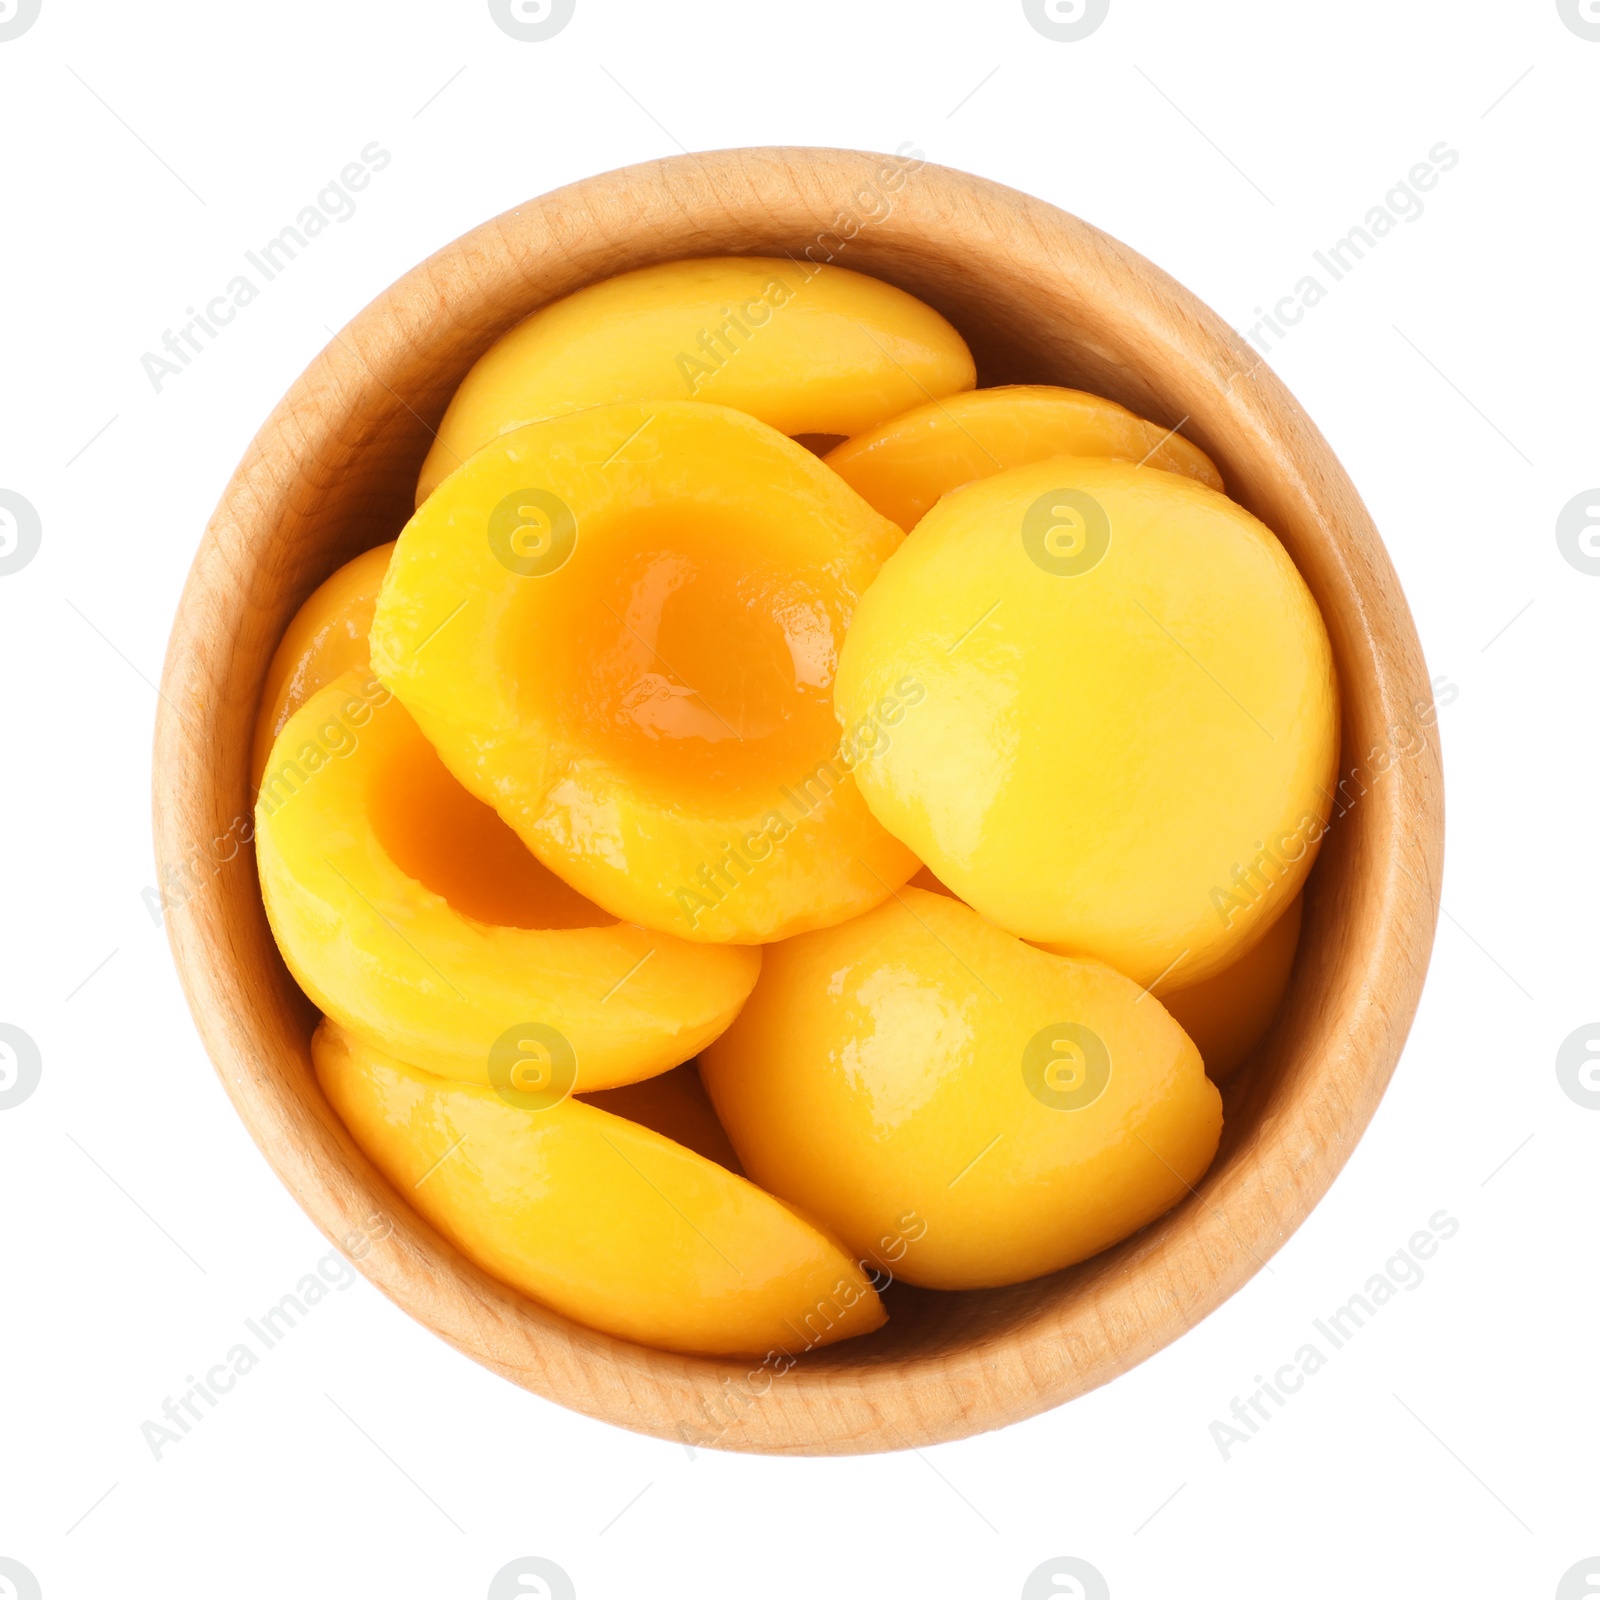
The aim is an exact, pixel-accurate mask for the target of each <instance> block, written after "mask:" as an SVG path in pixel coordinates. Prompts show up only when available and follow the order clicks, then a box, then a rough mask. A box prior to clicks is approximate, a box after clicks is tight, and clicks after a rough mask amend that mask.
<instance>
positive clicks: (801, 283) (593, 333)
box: [417, 256, 976, 506]
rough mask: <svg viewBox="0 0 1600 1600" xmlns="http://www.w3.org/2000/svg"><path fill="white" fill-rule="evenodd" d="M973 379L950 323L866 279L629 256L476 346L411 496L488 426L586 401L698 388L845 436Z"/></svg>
mask: <svg viewBox="0 0 1600 1600" xmlns="http://www.w3.org/2000/svg"><path fill="white" fill-rule="evenodd" d="M975 380H976V371H975V369H974V367H973V364H972V355H971V353H970V352H969V351H968V349H967V347H966V344H965V342H964V341H963V340H962V338H961V335H960V334H959V333H957V332H956V330H955V329H954V328H952V327H951V326H950V324H949V323H948V322H946V321H945V319H944V318H943V317H941V316H940V315H939V313H938V312H937V311H935V310H933V309H932V307H930V306H926V305H924V304H923V303H922V302H921V301H920V300H918V299H915V298H914V297H913V296H911V295H909V294H907V293H906V292H905V291H904V290H903V289H897V288H895V287H894V286H893V285H892V284H888V283H884V282H882V281H881V280H879V279H877V278H869V277H866V276H864V275H863V274H862V273H859V272H851V271H848V270H847V269H846V268H844V267H835V266H825V265H817V264H813V263H811V262H802V261H794V260H788V259H776V258H773V259H769V258H766V257H762V256H719V257H710V258H707V259H705V260H696V261H668V262H664V263H661V264H659V265H656V266H650V267H640V268H639V269H638V270H637V271H635V272H625V273H623V274H621V276H619V277H615V278H608V279H607V280H606V281H605V282H604V283H596V284H591V285H590V286H589V287H588V288H585V289H579V290H578V291H577V292H576V293H575V294H570V295H568V296H567V297H566V298H565V299H562V300H557V301H556V302H555V303H554V304H552V305H548V306H545V307H543V308H542V309H541V310H538V311H536V312H534V313H533V315H532V316H530V317H528V318H527V319H526V320H525V321H523V322H520V323H518V324H517V326H516V327H514V328H513V329H512V330H511V331H510V332H509V333H507V334H504V335H502V336H501V338H500V339H498V340H497V341H496V342H495V343H494V344H493V345H491V346H490V348H489V350H488V352H487V353H486V354H485V355H483V356H481V357H480V358H479V360H478V362H477V364H476V365H475V366H474V367H473V368H472V370H471V371H470V372H469V373H468V374H467V375H466V377H465V378H464V379H463V380H462V382H461V387H460V388H459V389H457V390H456V393H455V398H454V399H453V400H452V401H451V402H450V406H449V409H448V410H447V411H446V412H445V414H444V420H443V422H441V423H440V424H439V432H438V434H437V436H436V438H435V440H434V443H433V446H432V448H431V449H430V450H429V451H428V457H427V460H426V461H425V462H424V463H423V467H422V474H421V476H420V478H419V479H418V480H417V504H418V505H419V506H420V505H421V504H422V502H423V501H424V500H426V499H427V497H428V496H429V495H430V494H432V492H433V491H434V489H436V488H437V487H438V485H439V483H440V482H441V481H442V480H443V479H444V478H445V477H446V476H447V475H448V474H450V473H451V472H454V471H455V469H456V468H457V467H459V466H460V465H461V464H462V463H463V462H464V461H466V460H467V459H468V458H469V457H471V456H472V455H473V454H474V453H475V452H476V451H478V450H481V449H482V448H483V447H484V445H486V444H488V442H489V441H490V440H491V439H493V438H495V437H496V436H497V435H499V434H502V433H507V432H509V431H510V430H511V429H513V428H520V427H524V426H526V425H527V424H528V423H530V422H543V421H545V420H546V419H547V418H550V417H557V416H561V415H564V414H565V413H567V412H569V411H581V410H584V409H586V408H587V407H589V406H598V405H610V404H612V403H614V402H616V401H619V400H709V401H711V402H713V403H714V404H716V405H724V406H732V407H733V408H734V409H735V410H737V411H747V412H749V413H750V415H751V416H753V417H759V418H760V419H761V420H762V421H763V422H766V423H769V424H770V425H771V426H772V427H774V428H776V429H777V430H778V431H779V432H780V433H786V434H791V435H793V434H845V435H848V434H853V433H860V432H862V431H863V430H865V429H867V428H874V427H876V426H877V425H878V424H879V423H880V422H883V421H884V420H885V419H886V418H889V417H892V416H896V415H897V414H898V413H900V412H902V411H906V410H909V409H910V408H911V407H912V406H916V405H921V404H922V402H923V401H924V400H926V399H928V398H929V397H930V396H935V397H937V396H940V395H947V394H953V393H955V392H956V391H957V390H960V389H970V388H971V387H972V385H973V383H974V381H975Z"/></svg>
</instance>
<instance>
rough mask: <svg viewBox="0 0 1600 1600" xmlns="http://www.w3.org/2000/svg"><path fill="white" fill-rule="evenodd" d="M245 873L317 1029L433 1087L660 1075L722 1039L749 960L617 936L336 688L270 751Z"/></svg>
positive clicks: (743, 952)
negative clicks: (341, 1031)
mask: <svg viewBox="0 0 1600 1600" xmlns="http://www.w3.org/2000/svg"><path fill="white" fill-rule="evenodd" d="M256 859H257V864H258V867H259V870H260V874H261V890H262V897H263V899H264V900H265V902H266V908H267V916H268V919H269V920H270V922H271V924H272V931H273V934H274V935H275V937H276V938H277V941H278V948H279V949H280V950H281V951H282V952H283V958H284V960H285V962H287V964H288V966H289V970H290V971H291V972H292V973H293V974H294V977H295V979H296V981H297V982H298V983H299V984H300V987H301V988H302V989H304V990H305V992H306V993H307V994H308V995H309V996H310V997H311V999H312V1000H313V1001H315V1002H316V1004H317V1005H318V1006H319V1007H320V1008H321V1009H322V1010H323V1011H325V1012H327V1013H328V1014H329V1015H330V1016H332V1017H334V1018H336V1019H337V1020H338V1021H339V1022H340V1023H341V1024H342V1025H344V1026H345V1027H346V1028H349V1029H350V1030H351V1031H352V1032H354V1033H356V1034H359V1035H360V1036H361V1037H362V1038H365V1039H368V1040H370V1041H372V1042H373V1043H374V1044H375V1045H377V1046H380V1047H381V1048H382V1049H384V1050H385V1051H387V1052H389V1053H391V1054H393V1055H395V1056H398V1057H399V1058H400V1059H402V1060H405V1061H409V1062H412V1063H413V1064H415V1065H417V1066H420V1067H423V1068H425V1069H427V1070H428V1071H429V1072H435V1073H439V1074H441V1075H442V1076H444V1077H448V1078H457V1079H461V1080H462V1081H465V1082H471V1083H479V1084H484V1085H489V1084H491V1083H497V1084H498V1085H499V1086H500V1087H501V1088H503V1089H505V1088H510V1089H514V1090H516V1091H519V1092H520V1091H522V1090H524V1089H526V1090H527V1091H528V1092H530V1093H534V1092H543V1093H546V1094H549V1095H553V1096H556V1097H559V1095H561V1094H563V1093H565V1092H567V1091H569V1090H578V1091H582V1090H586V1089H604V1088H609V1087H611V1086H613V1085H615V1084H621V1083H629V1082H632V1081H634V1080H635V1079H639V1078H644V1077H649V1076H650V1075H651V1074H653V1073H657V1072H665V1071H666V1070H667V1069H668V1068H669V1067H673V1066H676V1065H677V1063H678V1062H680V1061H684V1060H687V1059H688V1058H689V1057H690V1056H692V1055H694V1054H695V1052H696V1051H697V1050H699V1048H700V1047H701V1045H703V1044H705V1043H706V1042H707V1041H708V1040H710V1039H713V1038H715V1037H716V1035H717V1034H719V1033H720V1032H721V1031H722V1030H723V1029H724V1028H725V1027H726V1026H727V1025H728V1023H729V1022H730V1021H731V1020H732V1018H733V1016H734V1015H735V1013H736V1012H737V1011H738V1009H739V1007H740V1005H741V1004H743V1002H744V999H745V996H746V995H747V994H748V993H749V991H750V986H751V985H752V984H753V983H754V982H755V978H756V973H757V972H758V970H759V968H760V961H761V958H760V952H759V951H756V950H752V949H743V948H737V947H728V948H723V949H714V948H707V947H705V946H703V945H691V944H688V943H685V942H684V941H682V940H679V939H674V938H672V937H671V936H670V935H666V934H661V933H651V932H648V931H646V930H645V929H643V928H638V927H633V926H629V925H627V924H624V923H619V922H618V921H617V920H616V919H615V918H613V917H612V916H611V915H610V914H609V913H607V912H604V911H602V910H601V909H600V908H599V907H598V906H596V905H593V904H591V903H590V902H588V901H587V900H585V899H584V898H583V897H582V896H581V895H579V894H577V893H576V892H575V891H574V890H572V889H571V888H569V887H568V886H567V885H566V884H564V883H563V882H562V881H561V880H560V879H559V878H557V877H555V876H554V874H552V873H551V872H550V871H549V870H548V869H547V868H545V867H543V866H541V865H540V863H539V862H538V861H537V860H535V859H534V857H533V856H531V855H530V854H529V853H528V851H527V850H526V849H525V848H524V847H523V845H522V843H521V842H520V841H519V840H518V839H517V837H516V836H515V835H514V834H513V833H512V832H511V830H510V829H509V828H507V827H506V825H505V824H504V823H503V822H502V821H501V820H500V818H499V817H497V816H496V815H495V813H494V812H493V811H492V810H491V809H490V808H489V807H488V806H486V805H484V804H482V803H481V802H480V801H478V800H475V799H473V798H472V796H471V795H469V794H467V793H466V791H465V790H463V789H462V788H461V786H460V785H459V784H458V783H457V782H456V781H455V780H454V779H453V778H452V777H451V776H450V774H449V773H448V772H447V771H446V770H445V768H444V766H443V764H442V763H441V762H440V760H439V758H438V756H437V755H436V754H435V753H434V751H433V749H432V747H431V746H430V745H429V744H428V742H427V740H426V739H424V738H423V737H422V735H421V734H420V733H419V732H418V731H417V727H416V724H415V723H414V722H413V721H412V719H411V718H410V716H409V715H407V713H406V710H405V708H404V707H403V706H402V705H401V704H400V703H399V702H398V701H397V700H395V699H393V697H392V696H390V695H389V694H388V692H387V691H386V690H384V689H383V688H382V686H381V685H379V684H377V683H376V681H375V680H372V679H371V678H364V677H363V675H362V674H360V673H349V674H347V675H346V676H344V677H342V678H338V679H336V680H335V681H334V682H333V683H331V684H329V685H328V686H327V687H326V688H324V689H322V690H320V691H318V693H316V694H314V695H313V696H312V697H311V698H310V700H308V701H307V702H306V704H305V705H304V706H302V707H301V708H300V710H299V711H297V712H296V713H295V714H294V715H293V716H292V717H291V718H290V719H289V721H288V723H287V724H286V725H285V727H284V729H283V732H282V733H281V734H279V736H278V740H277V743H276V744H275V745H274V746H273V750H272V757H271V760H270V762H269V763H268V768H267V772H266V775H265V777H264V778H263V780H262V784H261V793H260V797H259V799H258V800H257V804H256Z"/></svg>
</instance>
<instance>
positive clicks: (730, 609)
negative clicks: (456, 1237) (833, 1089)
mask: <svg viewBox="0 0 1600 1600" xmlns="http://www.w3.org/2000/svg"><path fill="white" fill-rule="evenodd" d="M899 542H900V533H899V530H898V529H897V528H895V526H894V525H893V524H892V523H890V522H889V521H887V520H886V519H885V518H883V517H880V516H879V515H878V514H877V513H876V512H875V511H873V510H872V508H871V507H870V506H868V505H867V503H866V502H865V501H864V500H862V499H861V498H860V496H858V495H857V494H856V493H855V492H854V491H853V490H852V489H850V488H849V487H848V486H847V485H845V484H844V483H843V482H841V481H840V479H839V478H838V477H837V475H836V474H834V473H833V472H831V471H830V470H829V469H828V468H827V467H825V466H824V465H823V464H822V463H821V462H820V461H819V460H818V459H817V458H816V457H815V456H814V455H812V454H811V453H810V452H808V451H806V450H805V449H803V448H802V447H801V446H799V445H797V444H795V443H793V442H792V441H791V440H789V439H787V438H785V437H784V436H783V435H782V434H780V433H778V432H776V431H775V430H774V429H772V428H770V427H768V426H767V425H766V424H765V423H762V422H758V421H756V420H755V419H754V418H752V417H748V416H746V415H744V414H743V413H742V412H738V411H732V410H729V409H727V408H725V407H722V406H712V405H701V404H695V403H690V402H673V403H665V402H663V403H653V404H644V405H614V406H599V407H596V408H594V409H592V410H589V411H582V412H576V413H574V414H572V415H570V416H565V417H559V418H557V419H556V420H554V421H551V422H543V423H537V424H535V425H533V426H532V427H528V428H523V429H520V430H518V431H517V432H515V433H511V434H506V435H503V436H502V437H500V438H499V439H497V440H496V441H495V442H494V444H492V445H491V446H489V447H488V448H486V449H484V450H482V451H480V452H479V453H478V454H477V455H476V456H475V457H473V459H472V461H471V462H470V463H469V464H468V465H467V466H466V467H464V468H463V469H462V470H461V471H459V472H457V473H455V474H453V475H452V476H451V477H450V478H449V479H448V480H447V481H446V482H445V483H443V484H441V485H440V487H439V488H438V490H436V491H435V493H434V494H433V495H432V496H431V497H430V498H429V499H428V501H427V503H426V504H425V505H424V506H423V508H422V509H421V510H420V511H418V512H417V513H416V515H415V516H414V517H413V518H412V519H411V521H410V522H409V523H408V524H407V525H406V528H405V531H404V532H403V533H402V534H401V536H400V542H399V546H398V548H397V549H396V551H395V556H394V560H393V562H392V563H391V566H390V569H389V575H388V578H387V580H386V582H385V584H384V588H383V593H382V595H381V597H380V599H379V602H378V608H377V614H376V616H375V618H374V621H373V628H372V659H373V663H374V666H375V668H376V670H377V672H378V674H379V676H380V677H381V678H382V679H383V681H384V682H385V683H386V684H387V685H388V686H389V687H390V688H391V689H393V691H394V692H395V694H396V695H397V696H398V697H399V698H400V699H401V701H403V702H404V703H405V705H406V707H407V708H408V709H409V710H410V712H411V713H412V715H413V716H414V717H415V718H416V720H417V722H418V724H419V726H420V727H421V729H422V731H423V733H424V734H425V735H426V736H427V738H428V739H429V741H430V742H431V743H432V744H433V745H434V747H435V748H436V749H437V750H438V752H439V755H440V757H441V758H442V760H443V761H444V763H445V765H446V766H447V767H448V768H449V769H450V771H451V772H452V773H454V775H455V776H456V777H457V778H458V779H459V780H460V782H461V783H462V784H463V785H464V786H465V787H466V788H467V789H468V790H470V791H471V792H472V793H473V794H475V795H477V796H478V797H479V798H480V799H481V800H483V801H485V802H486V803H487V804H490V805H492V806H494V808H495V809H496V810H497V811H498V812H499V814H500V815H501V816H502V817H503V818H504V819H505V820H506V822H507V823H508V824H509V825H510V826H511V827H512V828H514V829H515V830H516V832H517V833H518V834H519V835H520V837H521V838H522V839H523V840H524V842H525V843H526V844H527V845H528V847H529V849H531V850H532V851H533V852H534V854H535V855H537V856H538V857H539V858H540V860H542V861H543V862H544V863H545V864H546V865H547V866H549V867H550V868H551V870H552V871H554V872H556V873H558V874H559V875H560V876H561V877H562V878H563V879H565V880H566V881H567V882H568V883H570V884H571V885H572V886H573V887H574V888H575V889H577V890H578V891H579V892H580V893H581V894H583V895H585V896H587V897H588V898H589V899H591V900H593V901H595V902H596V903H597V904H599V905H602V906H605V907H606V908H607V909H608V910H610V911H611V912H612V913H614V914H615V915H616V916H618V917H621V918H624V919H626V920H629V921H632V922H637V923H640V924H642V925H644V926H646V927H651V928H656V929H660V930H662V931H664V932H666V933H670V934H674V935H677V936H679V937H682V938H686V939H692V940H696V941H704V942H712V943H725V942H734V943H756V942H761V941H765V940H769V939H774V938H781V937H784V936H786V935H787V934H789V933H792V932H796V931H798V930H800V929H804V928H809V927H816V926H819V925H823V924H826V923H828V922H833V921H837V920H839V919H840V918H843V917H847V916H850V915H852V914H853V913H854V912H857V911H860V910H864V909H866V907H868V906H871V905H874V904H876V903H877V902H878V901H879V900H881V899H882V898H883V897H884V896H885V895H886V894H888V893H889V891H890V890H891V889H892V888H894V887H896V886H897V885H899V884H900V883H903V882H904V881H905V879H906V878H908V877H909V876H910V875H911V873H912V871H913V870H915V867H916V862H915V861H914V859H913V858H912V856H911V854H910V852H909V851H908V850H907V849H906V848H905V847H904V846H903V845H901V844H900V843H898V842H897V841H896V840H895V839H893V838H891V837H890V835H889V834H888V833H887V832H885V830H884V829H883V827H882V826H881V825H880V824H879V823H878V822H877V821H875V820H874V819H873V817H872V815H871V814H870V812H869V811H868V810H867V807H866V805H865V803H864V802H863V800H862V798H861V795H860V793H859V792H858V790H857V788H856V785H855V782H854V780H853V778H852V777H851V771H852V769H853V767H854V765H855V763H856V762H857V761H858V760H859V759H860V754H861V751H862V750H863V749H864V748H867V747H868V746H869V745H870V744H872V743H875V742H881V738H880V735H879V732H878V728H879V723H880V720H881V719H880V718H878V717H877V716H873V717H869V718H867V719H866V721H865V722H864V723H863V725H862V727H861V728H859V729H855V730H848V731H847V732H846V734H845V736H844V737H843V738H841V735H840V730H839V728H838V726H837V725H836V724H835V722H834V719H833V711H832V691H833V679H834V673H835V671H836V668H837V661H838V652H839V648H840V645H841V643H842V641H843V639H844V636H845V633H846V630H847V629H848V628H849V626H850V623H851V619H852V617H853V616H854V614H855V610H856V605H857V602H858V599H859V597H860V595H861V593H862V591H863V590H865V589H866V587H867V585H868V584H869V583H870V582H871V581H872V579H873V577H874V576H875V575H876V574H877V572H878V569H879V567H880V566H881V565H882V563H883V560H884V558H885V557H886V556H887V555H888V554H889V552H890V551H891V550H893V549H894V548H895V546H896V545H897V544H898V543H899ZM916 692H917V686H916V685H915V683H910V682H907V683H900V684H899V686H898V687H897V686H896V685H895V684H890V685H888V686H886V688H885V691H884V693H885V696H886V697H889V696H897V697H898V698H897V701H896V703H899V702H900V701H904V700H907V699H908V698H910V697H912V696H914V695H915V694H916Z"/></svg>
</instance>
